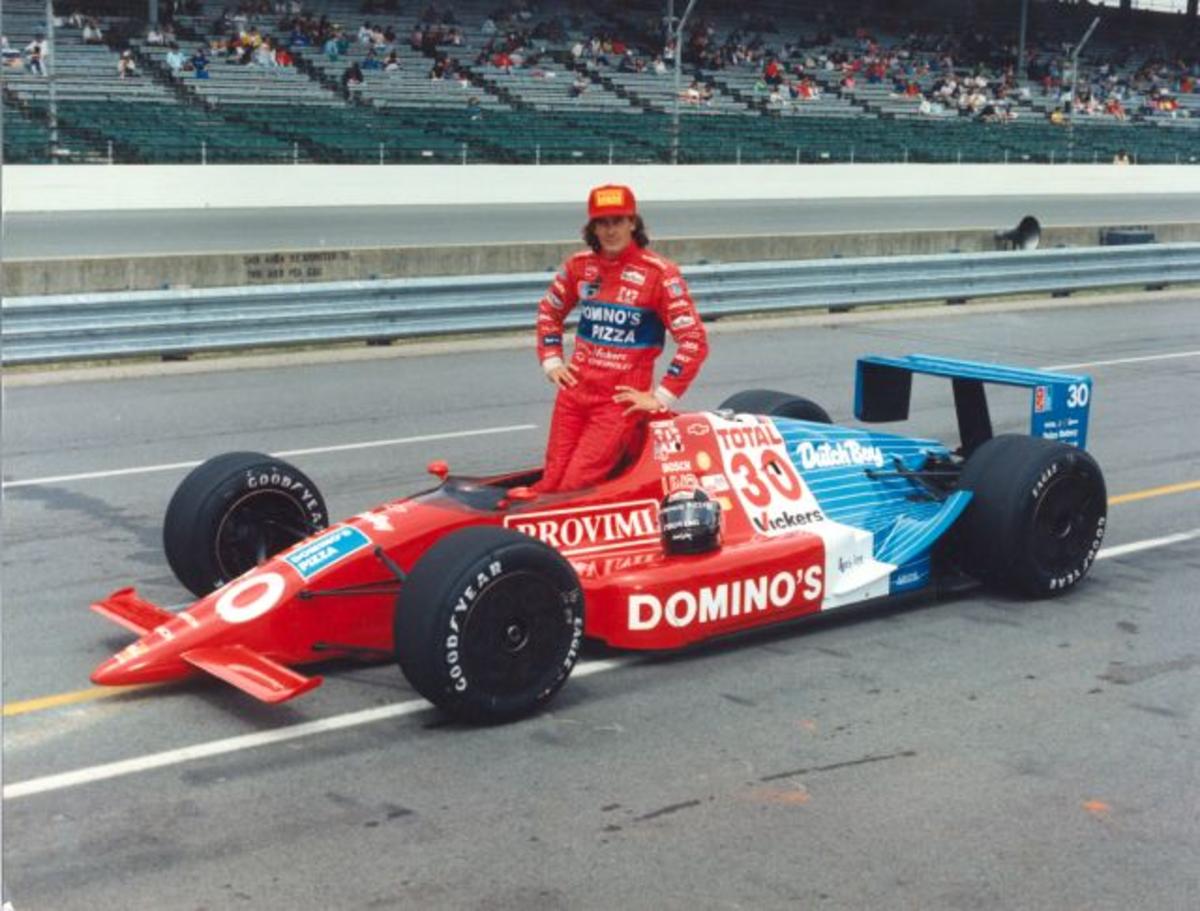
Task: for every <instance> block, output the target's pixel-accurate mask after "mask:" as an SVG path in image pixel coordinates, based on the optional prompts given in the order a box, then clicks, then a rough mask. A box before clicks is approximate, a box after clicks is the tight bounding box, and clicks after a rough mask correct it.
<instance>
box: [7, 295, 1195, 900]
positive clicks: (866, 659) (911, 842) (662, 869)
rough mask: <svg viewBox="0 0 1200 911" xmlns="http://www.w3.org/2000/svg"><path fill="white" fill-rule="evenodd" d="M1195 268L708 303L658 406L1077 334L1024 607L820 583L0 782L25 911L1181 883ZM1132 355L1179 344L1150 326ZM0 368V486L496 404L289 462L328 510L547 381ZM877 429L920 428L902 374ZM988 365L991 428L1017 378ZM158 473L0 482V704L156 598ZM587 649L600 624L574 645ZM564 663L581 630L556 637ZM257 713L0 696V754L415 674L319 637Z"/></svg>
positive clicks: (403, 476) (525, 444) (820, 389)
mask: <svg viewBox="0 0 1200 911" xmlns="http://www.w3.org/2000/svg"><path fill="white" fill-rule="evenodd" d="M1198 304H1200V300H1197V299H1196V298H1195V297H1191V298H1187V297H1184V298H1179V297H1175V298H1174V299H1170V300H1168V299H1161V300H1156V299H1154V298H1145V299H1143V300H1139V301H1137V302H1133V303H1129V304H1124V305H1109V306H1103V307H1099V306H1064V307H1057V308H1054V309H1050V310H1039V311H1033V310H1020V309H1007V308H1002V307H995V308H994V307H989V308H978V309H979V310H980V311H986V312H972V310H973V307H974V305H972V306H969V307H966V308H953V309H947V308H942V309H940V310H938V311H936V312H935V313H934V314H933V315H932V316H930V315H926V316H922V317H916V316H912V315H907V314H905V315H901V316H899V317H895V316H891V317H885V316H875V317H866V318H864V317H861V316H852V317H850V318H844V317H843V318H838V319H832V320H814V319H811V318H806V319H800V320H796V321H794V322H792V323H790V324H783V325H780V324H773V326H772V328H771V329H770V330H769V331H768V330H763V329H761V328H760V329H757V330H754V329H751V328H749V327H747V326H730V328H728V329H725V328H723V327H721V328H720V330H719V331H716V332H714V339H713V341H714V351H713V355H712V359H711V361H710V363H709V364H708V365H707V366H706V368H705V370H704V372H703V374H702V376H701V380H700V382H698V384H697V385H696V387H694V389H693V391H692V392H690V393H689V395H688V397H687V401H688V402H689V403H690V404H691V405H692V406H694V407H701V406H705V405H714V404H716V403H717V402H719V401H720V400H721V399H722V398H724V397H725V396H727V395H728V394H730V393H732V392H733V391H735V390H737V389H741V388H746V387H751V386H763V387H769V388H770V387H773V388H784V389H791V390H794V391H797V392H800V393H803V394H806V395H809V396H811V397H813V398H815V399H817V400H818V401H820V402H822V403H823V404H825V405H826V406H827V407H828V408H829V409H830V410H831V411H832V412H833V413H834V415H835V418H840V419H847V418H848V416H849V412H850V394H851V388H852V369H853V361H854V358H855V357H856V356H857V355H859V354H861V353H865V352H868V351H872V352H879V353H890V354H901V353H907V352H910V351H922V352H928V353H934V354H944V355H948V356H958V357H968V358H976V359H988V360H997V361H1001V362H1010V363H1015V364H1023V365H1029V366H1049V365H1069V364H1089V363H1098V362H1111V363H1105V364H1103V365H1100V366H1096V367H1093V368H1091V369H1090V372H1091V373H1092V374H1093V376H1094V377H1095V380H1096V394H1095V401H1094V407H1093V410H1092V426H1091V441H1090V442H1091V445H1090V448H1091V449H1092V450H1093V452H1094V453H1095V454H1096V456H1097V458H1098V459H1099V461H1100V463H1101V465H1102V466H1103V467H1104V469H1105V472H1106V476H1107V480H1108V486H1109V492H1110V494H1112V495H1120V494H1124V493H1129V492H1134V491H1141V490H1146V489H1150V488H1158V487H1162V486H1165V485H1181V486H1179V487H1178V488H1177V492H1176V493H1171V494H1164V495H1161V496H1154V497H1149V498H1146V499H1139V500H1133V501H1129V502H1122V503H1119V504H1117V505H1114V506H1113V507H1112V508H1111V510H1110V513H1109V515H1110V533H1109V536H1108V539H1107V540H1106V546H1107V547H1109V548H1112V549H1113V550H1112V553H1113V554H1116V555H1115V556H1108V557H1106V559H1104V560H1102V561H1101V562H1099V563H1098V564H1097V565H1096V567H1095V568H1094V570H1093V573H1092V575H1091V577H1090V578H1089V580H1088V581H1087V582H1086V583H1085V584H1084V586H1082V587H1081V588H1080V589H1078V590H1077V591H1075V592H1074V593H1072V594H1071V595H1070V596H1068V597H1066V598H1063V599H1059V600H1057V601H1047V602H1038V603H1022V602H1017V601H1013V600H1009V599H1006V598H998V597H993V596H989V595H987V594H984V593H977V594H973V595H969V596H965V597H962V598H959V599H956V600H951V601H945V602H941V603H936V604H931V605H927V606H923V607H920V608H916V609H911V610H902V611H884V612H872V614H871V616H863V615H862V614H861V613H860V614H858V615H857V616H855V615H849V616H847V615H841V617H842V618H844V619H841V618H839V617H836V616H831V617H829V618H826V619H822V620H820V621H817V622H816V623H812V624H809V625H807V626H804V627H800V628H794V629H792V630H788V631H776V632H774V633H772V634H769V635H765V636H760V637H756V638H754V639H751V640H748V641H743V642H740V643H737V644H733V645H725V646H720V647H712V648H707V649H704V650H702V651H700V652H696V653H692V654H688V655H684V656H676V657H673V658H659V659H653V658H645V657H634V658H622V659H621V660H620V662H619V664H618V666H616V667H608V666H605V667H602V668H601V670H600V671H599V672H593V673H590V674H581V675H579V676H578V678H577V679H572V681H571V682H569V683H568V685H567V687H566V688H565V689H564V690H563V692H562V694H561V696H560V697H559V698H558V700H557V701H556V702H555V703H554V705H553V710H552V711H550V712H547V713H545V714H543V715H541V716H539V717H536V718H533V719H530V720H528V721H525V722H522V723H519V724H515V725H510V726H506V727H502V728H492V729H469V728H464V727H460V726H457V725H447V724H445V723H444V722H443V720H442V719H441V718H440V717H439V716H438V715H437V714H436V713H435V712H434V711H433V710H432V709H426V708H423V707H419V706H418V707H415V708H413V709H411V710H406V713H405V714H401V715H398V716H393V717H391V718H388V719H386V720H382V721H378V722H376V723H374V724H365V725H362V726H359V727H355V728H352V729H347V730H343V731H339V732H331V733H323V734H315V735H312V736H308V737H305V738H300V739H293V740H289V741H287V742H282V743H277V744H274V745H266V746H260V747H257V748H255V749H247V750H240V751H237V752H230V753H226V754H224V755H221V756H216V757H211V758H206V759H197V760H194V761H190V762H182V763H176V764H173V765H170V766H167V767H164V768H160V769H156V770H151V771H145V772H141V773H134V774H128V775H125V776H122V777H118V778H112V779H109V780H106V781H101V782H97V783H90V784H82V785H79V786H76V787H73V788H66V789H58V790H51V791H47V792H44V793H40V794H34V795H30V796H25V797H14V798H9V799H7V800H5V802H4V826H5V837H4V860H5V869H4V879H5V881H6V885H7V888H8V894H7V895H6V897H8V898H11V899H12V900H13V901H14V902H15V908H16V909H17V911H24V909H39V908H41V909H72V908H94V907H105V906H108V907H122V908H168V909H174V908H180V909H185V908H187V909H191V908H230V907H239V906H244V907H248V908H292V907H305V908H307V907H329V908H422V909H424V908H435V907H439V908H440V907H449V908H512V909H555V908H613V907H628V908H738V907H745V908H783V907H789V908H794V907H803V908H822V909H825V908H848V909H849V908H863V907H888V908H913V909H936V908H1013V909H1018V908H1019V909H1036V908H1047V909H1050V908H1053V909H1061V908H1067V907H1071V908H1088V909H1107V908H1113V909H1118V908H1120V909H1125V908H1130V907H1153V908H1156V909H1176V908H1178V909H1189V908H1194V907H1196V906H1197V904H1198V901H1200V874H1198V873H1197V868H1196V864H1195V862H1194V861H1195V858H1196V857H1197V856H1198V854H1200V822H1198V814H1197V812H1196V810H1197V807H1196V800H1195V795H1196V786H1197V782H1198V781H1200V766H1198V765H1197V758H1196V756H1197V753H1196V748H1195V742H1196V736H1197V723H1196V706H1197V705H1198V704H1200V648H1198V646H1197V642H1200V614H1198V613H1197V612H1196V610H1195V607H1194V605H1195V601H1196V595H1195V592H1196V591H1197V590H1198V589H1200V557H1198V553H1200V544H1198V543H1197V539H1195V538H1192V539H1190V540H1185V541H1177V542H1175V543H1173V544H1164V545H1161V546H1151V547H1148V548H1147V549H1142V550H1137V551H1136V552H1132V553H1129V552H1126V553H1122V552H1121V551H1120V550H1119V548H1120V547H1121V546H1122V545H1126V544H1129V543H1131V542H1139V541H1147V540H1150V539H1158V538H1161V537H1163V536H1165V535H1169V534H1171V533H1176V532H1188V531H1194V530H1195V529H1196V528H1197V526H1200V510H1197V503H1198V501H1200V491H1196V489H1195V487H1194V486H1191V487H1188V486H1187V485H1188V482H1192V481H1195V480H1196V479H1198V478H1200V428H1198V427H1197V423H1196V420H1195V410H1194V402H1195V401H1196V400H1197V396H1198V395H1200V321H1198V320H1197V319H1196V316H1195V314H1196V306H1197V305H1198ZM1166 355H1176V356H1174V357H1166ZM166 373H167V374H168V375H165V376H160V377H157V378H153V379H141V378H132V379H126V380H113V381H107V382H90V383H83V384H79V383H68V384H52V385H45V386H23V385H18V386H12V387H10V388H8V389H7V391H6V402H5V405H6V409H5V410H6V415H5V417H6V420H5V424H4V478H5V481H6V482H8V483H11V482H14V481H20V480H21V479H36V478H40V477H51V476H59V475H68V474H77V473H96V472H105V471H113V470H120V469H126V468H130V467H137V466H153V465H162V464H169V463H177V462H184V461H188V460H190V459H196V458H202V457H205V456H207V455H211V454H213V453H216V452H219V451H224V450H232V449H243V448H256V449H261V450H266V451H278V450H294V449H312V448H317V449H323V450H324V449H327V448H328V447H334V446H338V445H340V444H344V443H346V442H355V441H372V440H381V439H394V438H407V437H413V436H419V435H428V434H436V433H456V432H461V431H464V430H480V429H489V428H512V427H521V426H523V425H529V424H536V425H538V427H537V429H532V430H520V429H512V430H507V431H501V432H495V433H491V434H487V435H479V436H465V437H459V438H454V439H446V440H442V441H437V442H428V441H426V442H417V443H398V444H393V445H386V446H379V447H375V448H364V449H358V450H350V451H346V450H338V451H322V452H314V453H311V454H309V455H304V456H297V457H295V459H294V461H295V462H296V463H297V464H299V465H300V467H302V468H303V469H304V470H306V471H307V472H308V473H309V474H310V475H312V476H314V477H315V478H316V479H317V480H318V482H319V483H320V484H321V485H322V488H323V489H324V491H325V493H326V496H327V498H328V500H329V504H330V508H331V511H332V513H334V514H335V515H348V514H351V513H354V512H357V511H359V510H361V509H363V508H364V507H367V506H370V505H374V504H375V503H377V502H379V501H381V500H383V499H385V498H388V497H390V496H394V495H397V494H399V493H405V492H412V491H415V490H417V489H420V488H422V487H425V486H427V485H428V479H427V478H426V476H425V475H424V474H423V466H424V465H425V464H426V462H427V461H428V460H429V459H431V458H433V457H435V456H441V457H445V458H447V459H448V460H449V461H450V464H451V465H452V467H453V468H454V470H455V471H458V472H462V473H470V472H475V471H486V470H490V469H494V468H497V467H500V468H504V467H509V466H512V465H516V464H523V463H532V462H534V461H536V458H537V456H538V453H539V450H540V447H541V443H542V437H543V433H544V427H545V421H546V417H547V414H548V410H549V404H550V390H549V388H548V387H547V386H546V385H545V383H544V381H542V380H541V378H540V376H539V374H538V371H537V368H536V366H535V365H534V364H533V361H532V353H531V351H530V350H529V348H528V346H523V347H520V348H513V349H506V348H490V349H489V348H481V349H479V350H473V351H470V352H466V353H460V354H458V355H456V356H452V355H445V354H439V355H423V356H403V357H394V358H393V357H389V358H385V359H377V360H364V361H345V362H337V363H321V364H311V363H310V364H307V365H302V364H292V365H288V366H276V367H272V368H264V369H255V370H239V371H226V372H220V371H218V372H210V373H199V374H195V375H186V376H172V375H170V371H169V370H168V371H166ZM916 391H917V398H916V401H915V402H914V408H913V415H912V420H911V421H910V422H908V424H906V425H902V427H901V429H906V430H909V431H912V432H920V433H924V434H930V435H935V436H941V437H947V438H948V437H950V436H952V434H953V431H954V422H953V413H952V410H951V403H950V395H949V390H948V388H946V386H945V384H944V383H938V382H937V381H934V380H927V381H925V382H922V381H921V380H918V382H917V386H916ZM998 392H999V393H1000V394H998V395H995V396H994V397H993V406H994V408H993V411H994V417H995V419H996V423H997V425H998V429H1000V430H1021V429H1024V427H1025V426H1026V423H1027V408H1028V403H1027V398H1026V394H1023V393H1019V392H1014V393H1012V394H1005V393H1004V392H1003V391H999V390H998ZM182 474H183V471H182V470H178V469H177V470H163V471H155V472H139V473H131V474H122V475H116V476H103V477H90V478H87V479H81V480H76V481H61V482H50V483H43V484H32V485H28V486H24V487H18V486H9V487H8V489H6V490H5V500H6V502H5V515H4V541H5V545H6V546H5V548H4V557H3V584H4V592H3V594H4V605H5V616H4V638H3V649H4V654H3V658H4V671H3V673H4V680H3V682H4V698H5V702H6V704H13V703H16V702H18V701H21V700H29V699H33V698H35V697H39V696H44V695H47V694H51V693H60V692H64V691H72V690H79V689H81V688H83V687H85V686H86V685H87V683H86V677H87V674H88V672H89V671H90V670H91V668H92V667H93V666H94V665H95V664H97V663H98V662H99V661H100V660H102V659H103V658H105V657H107V656H108V654H110V653H111V652H112V651H114V650H116V649H117V648H119V647H120V646H122V645H123V644H124V643H126V642H127V641H129V637H128V636H127V635H125V634H124V632H123V631H121V630H120V629H118V628H116V627H114V626H112V625H110V624H106V623H105V621H103V620H101V619H100V618H98V617H95V616H94V615H92V614H90V613H89V612H88V611H87V610H86V604H87V602H88V601H89V600H90V599H91V598H93V597H94V596H96V595H98V594H102V593H105V592H107V591H109V590H111V589H112V588H114V587H117V586H119V585H124V584H128V583H131V582H137V583H138V585H139V587H140V588H141V590H142V591H143V593H144V594H146V595H147V596H148V597H150V598H151V599H152V600H156V601H158V602H159V603H162V604H178V603H179V602H182V601H184V600H185V596H184V593H183V591H182V590H181V589H180V587H179V586H178V585H177V584H176V583H174V582H173V581H172V579H171V578H170V575H169V572H168V570H167V568H166V565H165V562H164V560H163V558H162V556H161V547H160V544H159V533H160V532H159V527H160V526H159V523H160V521H161V514H162V510H163V508H164V506H165V503H166V501H167V499H168V498H169V496H170V493H171V490H172V489H173V487H174V485H175V484H176V483H177V482H178V480H179V479H180V478H181V477H182ZM600 657H601V659H602V660H606V661H607V660H609V659H610V658H611V657H612V656H609V655H604V656H600ZM593 660H595V659H593ZM327 671H328V678H327V682H326V683H325V685H324V686H322V687H321V688H320V689H318V690H316V691H315V692H314V693H312V694H310V695H309V696H306V697H304V698H303V699H301V700H299V701H296V702H294V703H290V704H287V705H284V706H279V707H275V708H270V707H266V706H262V705H258V704H255V703H253V702H252V701H251V700H249V699H248V698H246V697H244V696H242V695H241V694H239V693H237V692H235V691H233V690H231V689H229V688H227V687H224V686H223V685H221V684H219V683H216V682H201V683H197V684H194V685H187V686H183V687H175V688H170V689H162V690H157V691H144V692H137V693H131V694H128V695H122V696H118V697H116V698H108V699H103V700H100V701H94V702H86V703H80V704H77V705H71V706H66V707H62V708H57V709H47V710H44V711H31V712H27V713H25V714H20V715H16V716H12V717H8V718H6V719H4V720H5V729H4V750H5V757H4V758H5V768H4V776H5V783H6V785H9V786H12V785H17V784H20V783H22V782H28V781H32V780H36V779H38V778H41V777H43V776H46V775H52V774H55V773H59V772H67V771H72V770H76V769H81V768H90V767H94V766H97V765H99V764H102V763H107V762H113V761H117V760H125V759H131V758H135V757H142V756H145V755H147V754H152V753H157V752H160V751H164V750H172V749H176V748H180V747H185V746H188V745H194V744H203V743H207V742H210V741H214V740H218V739H223V738H229V737H233V736H238V735H246V734H255V733H259V732H267V731H281V730H283V729H284V728H287V727H288V726H291V725H296V724H300V723H305V722H311V721H315V720H321V719H333V718H336V717H338V716H341V715H343V714H345V713H349V712H354V711H359V710H363V709H369V708H372V707H384V706H390V705H394V704H396V703H403V704H407V703H410V702H411V701H412V700H413V694H412V692H411V690H410V689H409V688H408V687H407V686H406V684H405V683H404V681H403V679H402V677H401V676H400V675H399V673H398V671H397V670H396V669H395V668H394V667H393V666H391V665H379V666H374V667H359V666H354V665H338V666H333V667H330V668H328V669H327Z"/></svg>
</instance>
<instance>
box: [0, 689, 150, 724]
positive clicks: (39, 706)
mask: <svg viewBox="0 0 1200 911" xmlns="http://www.w3.org/2000/svg"><path fill="white" fill-rule="evenodd" d="M150 685H152V684H142V685H140V686H119V687H118V686H113V687H107V686H106V687H101V686H94V687H92V688H91V689H87V690H75V692H73V693H59V694H58V695H57V696H42V697H40V698H38V699H26V700H25V701H23V702H6V703H5V704H4V709H3V711H2V712H0V715H3V717H5V718H9V717H11V716H13V715H27V714H29V713H30V712H40V711H43V710H44V709H57V708H61V707H62V706H64V705H75V704H77V703H80V702H94V701H95V700H97V699H107V698H109V697H110V696H123V695H125V694H127V693H131V692H133V691H134V690H141V689H145V688H146V687H147V686H150Z"/></svg>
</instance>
